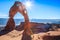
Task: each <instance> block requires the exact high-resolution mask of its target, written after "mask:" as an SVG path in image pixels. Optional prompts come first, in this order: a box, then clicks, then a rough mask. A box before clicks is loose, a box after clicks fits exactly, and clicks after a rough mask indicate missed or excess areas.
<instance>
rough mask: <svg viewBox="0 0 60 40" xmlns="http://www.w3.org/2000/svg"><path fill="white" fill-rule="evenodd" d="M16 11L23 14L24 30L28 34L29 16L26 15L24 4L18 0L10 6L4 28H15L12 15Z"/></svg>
mask: <svg viewBox="0 0 60 40" xmlns="http://www.w3.org/2000/svg"><path fill="white" fill-rule="evenodd" d="M17 12H20V13H21V14H22V15H23V16H24V20H25V23H24V31H26V33H27V34H30V23H29V18H28V15H27V10H26V8H25V6H24V5H23V4H22V3H21V2H19V1H16V2H15V3H14V5H13V6H12V7H11V8H10V11H9V20H8V22H7V25H6V27H5V30H10V29H14V28H15V22H14V19H13V17H14V16H15V14H16V13H17Z"/></svg>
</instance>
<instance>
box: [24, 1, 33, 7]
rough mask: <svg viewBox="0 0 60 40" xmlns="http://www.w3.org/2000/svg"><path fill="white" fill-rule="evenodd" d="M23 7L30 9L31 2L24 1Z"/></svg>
mask: <svg viewBox="0 0 60 40" xmlns="http://www.w3.org/2000/svg"><path fill="white" fill-rule="evenodd" d="M24 5H25V6H26V8H31V7H32V2H30V1H26V2H25V3H24Z"/></svg>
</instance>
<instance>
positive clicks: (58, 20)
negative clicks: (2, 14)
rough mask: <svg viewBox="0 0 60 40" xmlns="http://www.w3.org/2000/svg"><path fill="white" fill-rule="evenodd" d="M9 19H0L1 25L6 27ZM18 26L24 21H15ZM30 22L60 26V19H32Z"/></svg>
mask: <svg viewBox="0 0 60 40" xmlns="http://www.w3.org/2000/svg"><path fill="white" fill-rule="evenodd" d="M7 21H8V19H6V18H0V25H6V23H7ZM14 21H15V23H16V25H17V24H20V23H21V22H24V20H23V19H14ZM30 22H37V23H55V24H60V19H30Z"/></svg>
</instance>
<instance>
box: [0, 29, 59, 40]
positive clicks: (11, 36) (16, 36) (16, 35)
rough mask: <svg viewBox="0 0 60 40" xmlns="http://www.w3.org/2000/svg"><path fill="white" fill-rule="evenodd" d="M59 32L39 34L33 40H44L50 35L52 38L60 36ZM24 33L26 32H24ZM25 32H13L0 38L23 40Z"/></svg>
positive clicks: (3, 39)
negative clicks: (44, 37)
mask: <svg viewBox="0 0 60 40" xmlns="http://www.w3.org/2000/svg"><path fill="white" fill-rule="evenodd" d="M58 30H59V31H49V32H45V33H38V34H33V35H31V38H32V40H43V39H42V38H43V36H46V35H50V36H57V35H60V29H58ZM23 31H24V30H23ZM23 31H16V30H13V31H11V32H9V33H8V34H5V35H2V36H0V40H21V38H22V33H23Z"/></svg>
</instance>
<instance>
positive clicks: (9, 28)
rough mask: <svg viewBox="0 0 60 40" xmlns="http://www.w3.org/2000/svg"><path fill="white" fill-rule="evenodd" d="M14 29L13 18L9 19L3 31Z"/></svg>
mask: <svg viewBox="0 0 60 40" xmlns="http://www.w3.org/2000/svg"><path fill="white" fill-rule="evenodd" d="M14 28H15V22H14V19H13V18H9V20H8V22H7V25H6V27H5V30H13V29H14Z"/></svg>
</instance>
